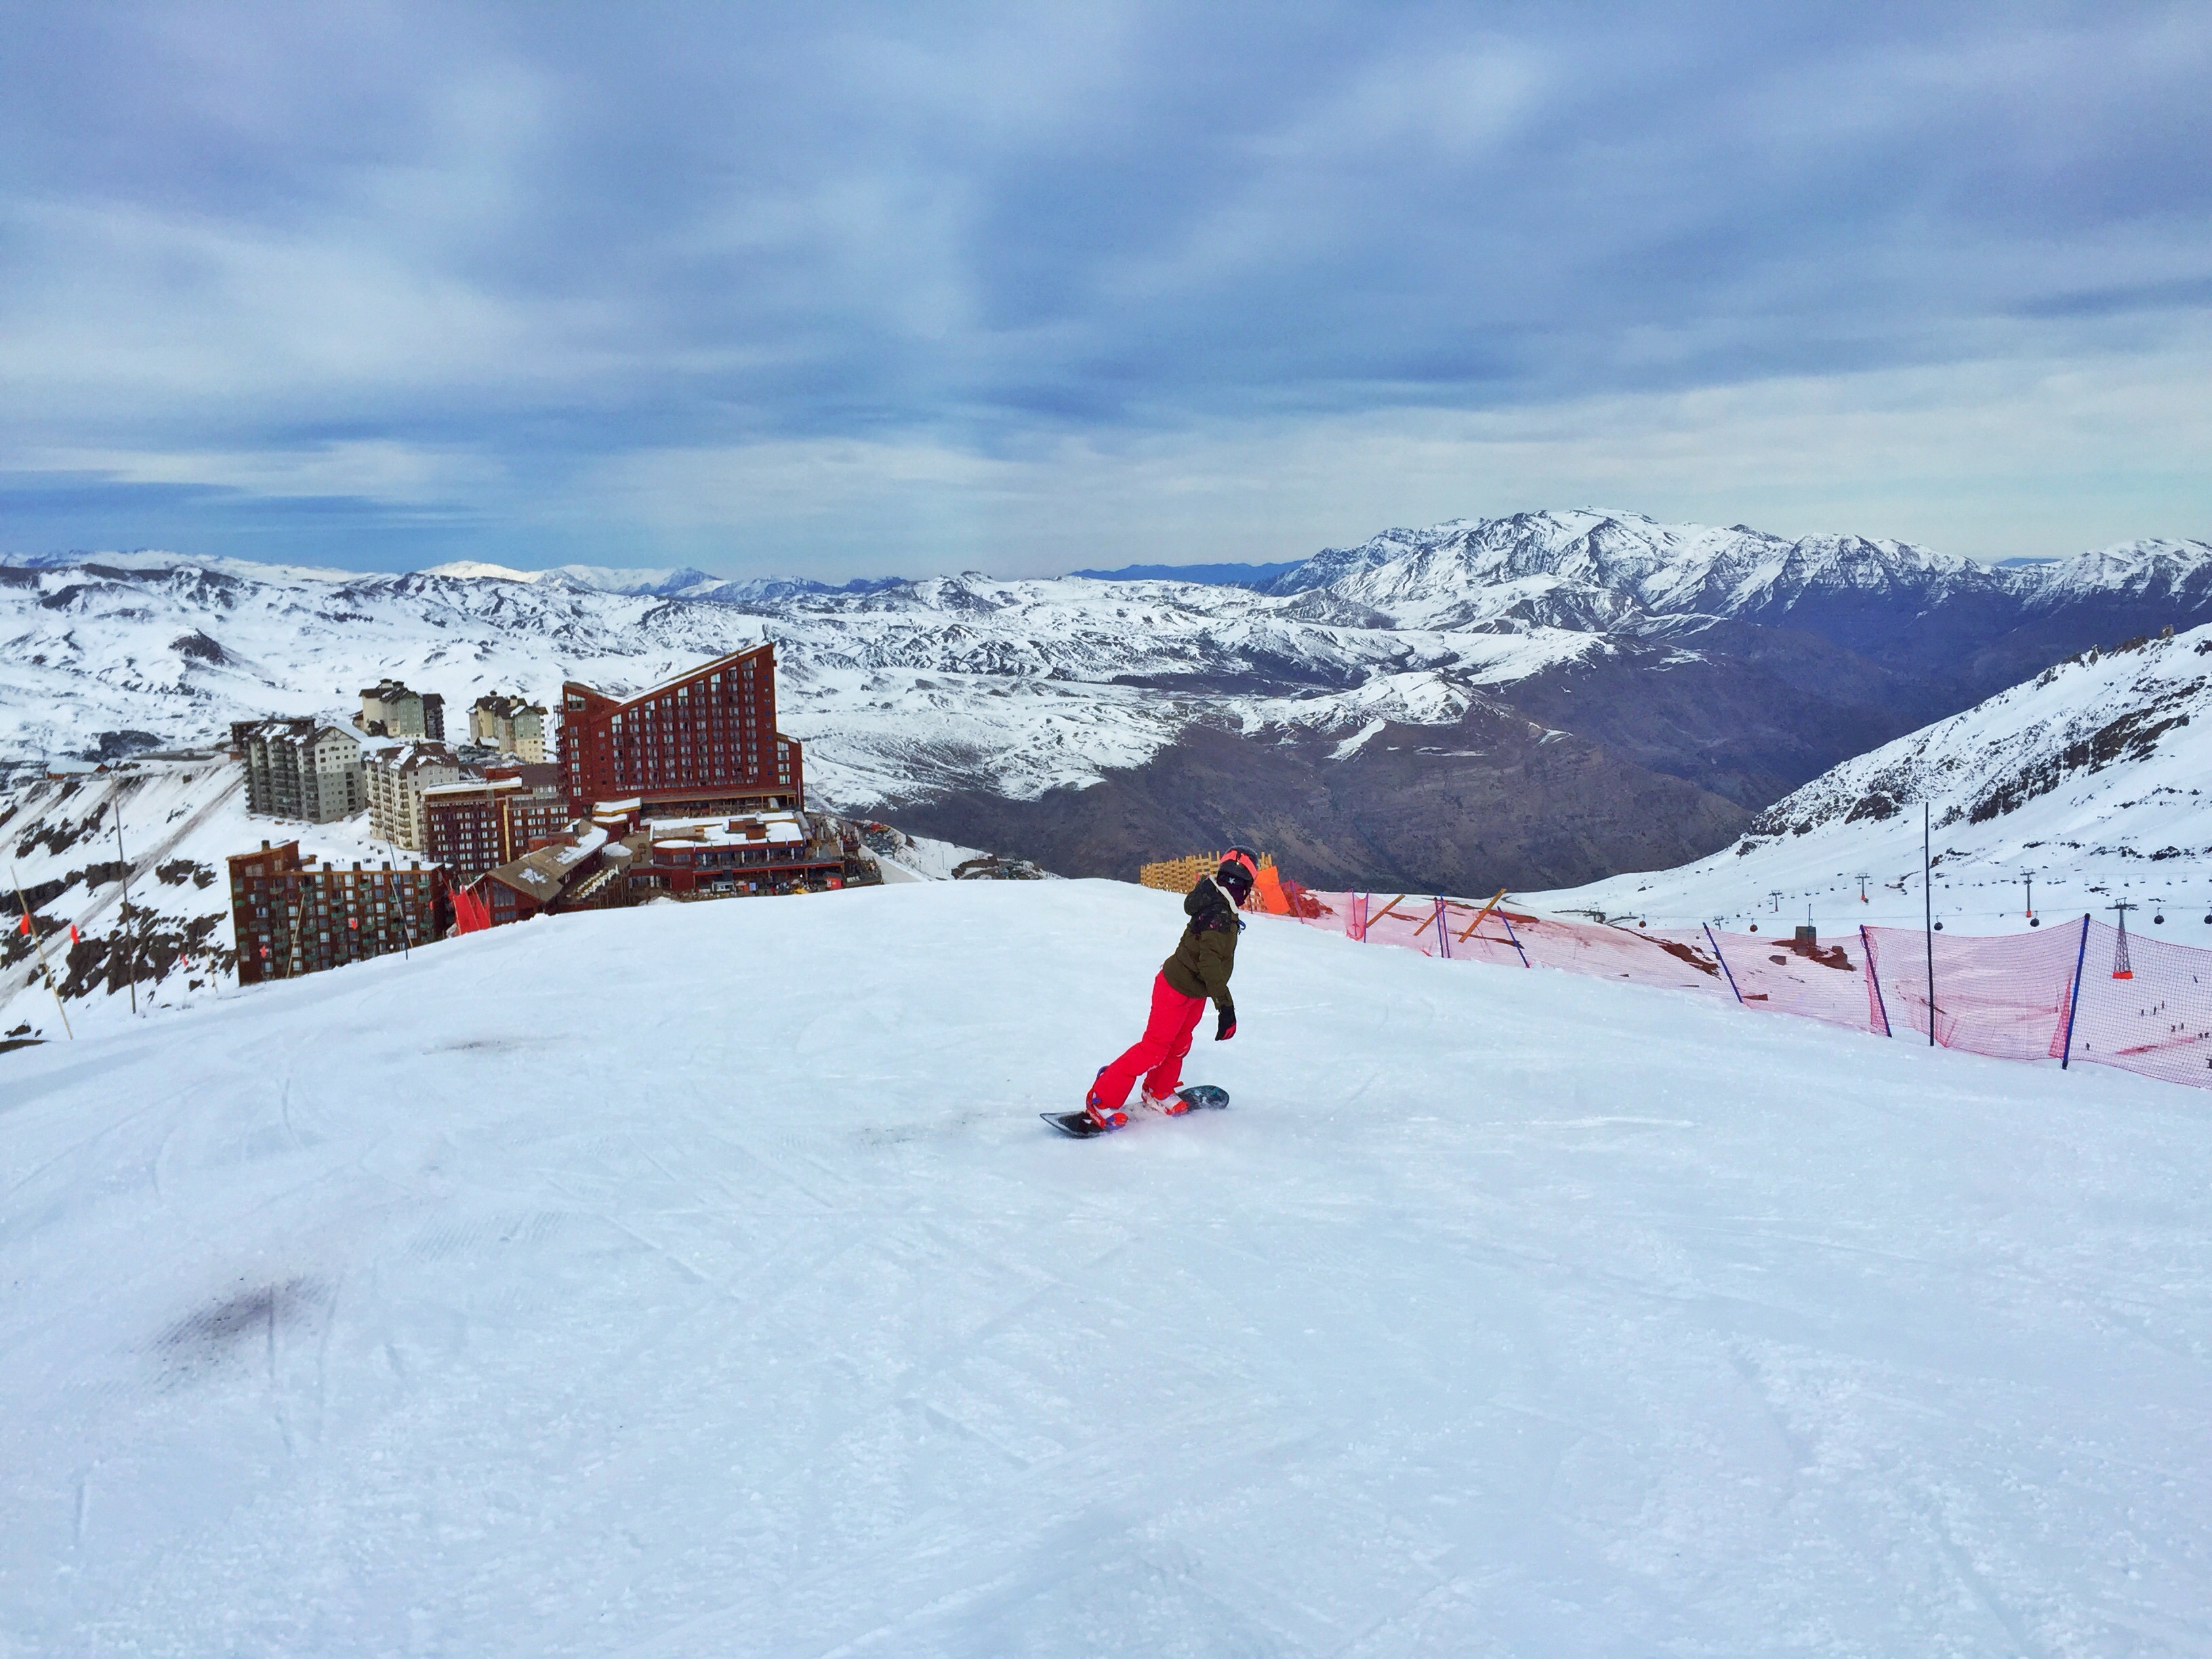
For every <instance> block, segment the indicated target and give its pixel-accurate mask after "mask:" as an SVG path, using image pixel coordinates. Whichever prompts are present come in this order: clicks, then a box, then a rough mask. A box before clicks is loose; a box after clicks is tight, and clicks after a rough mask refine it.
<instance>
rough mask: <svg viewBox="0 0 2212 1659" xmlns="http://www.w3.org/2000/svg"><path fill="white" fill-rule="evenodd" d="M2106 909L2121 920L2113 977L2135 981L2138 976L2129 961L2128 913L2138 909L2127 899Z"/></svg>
mask: <svg viewBox="0 0 2212 1659" xmlns="http://www.w3.org/2000/svg"><path fill="white" fill-rule="evenodd" d="M2105 908H2106V909H2107V910H2111V911H2114V912H2116V913H2117V914H2118V916H2119V918H2120V942H2119V943H2118V945H2115V946H2114V947H2113V948H2112V977H2113V978H2114V979H2133V978H2134V977H2135V976H2136V970H2135V964H2134V963H2131V962H2130V961H2129V960H2128V912H2129V911H2130V910H2132V909H2134V908H2136V907H2135V906H2134V905H2133V904H2130V902H2128V901H2127V900H2125V899H2116V900H2114V901H2113V902H2112V903H2110V904H2108V905H2106V907H2105Z"/></svg>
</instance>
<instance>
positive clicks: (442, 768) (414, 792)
mask: <svg viewBox="0 0 2212 1659" xmlns="http://www.w3.org/2000/svg"><path fill="white" fill-rule="evenodd" d="M460 779H461V763H460V759H459V757H458V756H456V755H455V754H454V753H453V750H451V749H449V748H447V746H446V745H445V744H442V743H432V742H429V741H428V740H427V739H426V740H423V741H420V742H416V743H399V744H385V745H383V746H382V747H380V748H377V749H374V750H371V751H370V753H369V757H368V811H369V822H370V824H371V826H372V827H373V828H374V830H375V833H376V835H377V837H378V839H380V840H382V841H388V842H391V843H392V845H393V846H395V847H404V848H408V849H409V850H410V851H412V852H417V853H419V852H421V851H422V850H423V849H424V848H427V847H428V845H429V822H428V817H427V816H426V815H425V812H424V796H425V792H427V791H429V790H433V789H435V788H437V787H440V786H441V785H445V784H453V783H458V782H459V781H460Z"/></svg>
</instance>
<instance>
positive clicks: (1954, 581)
mask: <svg viewBox="0 0 2212 1659" xmlns="http://www.w3.org/2000/svg"><path fill="white" fill-rule="evenodd" d="M0 577H3V578H4V580H0V618H4V621H5V625H6V627H7V629H8V640H9V650H8V653H7V654H6V658H5V660H4V661H0V692H4V696H0V759H8V760H11V761H13V762H15V763H17V764H19V765H21V764H26V763H34V762H38V761H40V760H43V759H45V758H47V757H53V756H58V755H112V754H117V753H123V752H128V751H129V750H130V749H131V748H132V747H133V746H134V745H139V744H170V745H173V744H195V743H204V742H207V741H209V740H210V739H212V738H214V737H216V735H217V734H218V733H220V732H222V729H223V728H224V726H226V724H227V723H228V720H232V719H235V718H240V717H242V716H244V715H247V714H267V713H270V712H272V711H281V712H285V713H301V714H306V713H314V712H337V711H340V710H343V709H345V708H349V707H350V699H351V696H352V694H353V691H354V689H355V688H356V687H357V686H359V685H362V684H371V683H373V682H374V681H375V680H377V679H379V678H383V677H385V676H387V675H390V676H395V677H398V678H403V679H405V680H407V681H408V682H409V683H410V684H418V685H422V686H424V687H426V688H428V689H432V690H442V691H443V692H444V694H445V695H446V696H447V697H448V699H449V700H451V701H453V702H454V703H455V705H456V706H463V705H465V703H466V702H468V701H469V700H471V698H472V697H473V696H475V695H477V694H478V693H481V692H484V691H491V690H506V691H513V690H520V691H521V692H524V693H526V694H527V695H530V696H535V697H538V698H540V699H544V698H546V697H548V696H550V694H551V693H552V692H553V690H555V689H556V687H557V685H558V684H559V682H560V681H561V680H562V678H566V677H568V676H574V677H577V678H584V679H587V680H591V681H593V682H595V683H599V684H606V685H608V686H610V687H616V688H619V687H623V686H636V685H642V684H650V683H653V681H655V680H657V679H659V678H663V677H665V675H666V674H667V673H668V672H670V671H671V670H672V669H674V668H676V667H678V666H679V665H682V664H684V663H687V662H690V661H696V660H698V659H701V658H703V657H706V656H709V655H712V654H714V653H718V652H721V651H725V650H728V649H732V648H733V647H738V646H740V645H743V644H745V643H748V642H750V641H757V640H759V639H763V638H768V637H773V638H775V640H776V641H779V644H780V646H781V652H780V655H781V660H782V663H783V665H784V671H785V677H786V690H785V695H784V697H783V700H782V714H783V718H784V722H785V725H786V727H787V729H788V730H789V731H790V732H792V733H793V735H795V736H797V737H799V738H802V739H803V740H805V742H806V743H807V744H808V745H809V769H810V775H811V778H812V780H813V781H814V784H815V787H816V788H817V791H818V793H820V794H821V796H822V797H823V800H824V801H825V802H827V803H830V804H834V805H838V806H840V807H842V808H845V809H848V810H854V811H869V812H872V813H875V814H878V815H881V816H890V817H894V818H895V819H896V821H897V822H899V823H902V825H904V826H906V827H908V828H910V829H915V830H917V831H920V832H922V833H926V834H929V835H932V836H936V837H938V838H941V839H945V840H950V841H954V842H963V843H965V844H969V845H989V846H994V847H1000V848H1005V849H1006V850H1007V851H1009V852H1012V853H1018V854H1024V855H1025V856H1030V857H1033V858H1036V859H1037V860H1039V861H1041V862H1042V863H1045V864H1047V865H1048V866H1051V867H1053V868H1055V869H1059V870H1061V871H1064V872H1068V873H1073V874H1110V875H1116V876H1126V875H1127V874H1128V873H1129V872H1130V871H1131V870H1132V869H1133V867H1134V866H1135V864H1136V862H1138V861H1139V860H1140V859H1141V858H1142V857H1145V856H1150V855H1152V854H1154V853H1156V852H1157V851H1158V848H1159V846H1161V845H1163V844H1167V843H1170V842H1172V843H1176V844H1181V843H1183V842H1189V843H1191V844H1198V843H1200V842H1210V841H1217V840H1219V839H1220V838H1222V837H1223V836H1225V835H1229V834H1232V833H1247V834H1264V835H1266V836H1269V837H1270V838H1271V839H1273V840H1275V841H1279V842H1282V843H1283V844H1285V845H1286V846H1291V847H1295V848H1297V852H1298V854H1299V856H1300V858H1301V860H1303V862H1304V865H1305V866H1307V867H1308V868H1310V871H1311V872H1312V873H1313V875H1314V876H1315V878H1316V879H1321V880H1324V881H1337V882H1348V881H1354V880H1376V881H1383V880H1397V881H1403V882H1407V883H1412V884H1429V885H1444V886H1450V887H1455V888H1474V887H1478V886H1480V885H1482V884H1484V883H1486V882H1489V881H1492V879H1493V878H1494V880H1496V881H1499V882H1504V883H1506V884H1511V885H1515V886H1532V887H1533V886H1558V885H1563V884H1572V883H1574V882H1578V881H1583V880H1587V879H1589V878H1594V877H1599V876H1603V875H1607V874H1610V873H1612V872H1616V871H1620V870H1623V869H1650V868H1659V867H1665V866H1671V865H1675V864H1679V863H1681V862H1684V861H1686V860H1691V859H1694V858H1696V857H1697V856H1699V855H1700V854H1704V853H1705V852H1708V851H1710V850H1711V849H1712V848H1717V847H1720V846H1723V845H1725V844H1727V843H1728V842H1729V841H1730V840H1732V839H1733V838H1734V836H1735V835H1736V834H1737V833H1738V832H1739V831H1741V829H1744V828H1745V827H1746V826H1747V824H1748V823H1749V821H1750V819H1751V818H1752V817H1753V816H1754V815H1755V814H1756V813H1757V812H1758V811H1761V810H1762V809H1764V808H1765V807H1766V806H1767V805H1770V804H1771V802H1772V801H1774V800H1775V799H1777V798H1778V797H1779V796H1781V795H1783V794H1784V793H1788V792H1789V790H1790V789H1792V788H1794V787H1797V786H1799V785H1801V784H1803V783H1805V782H1806V781H1808V780H1810V779H1812V778H1814V777H1815V776H1817V775H1820V773H1821V772H1823V771H1825V770H1826V769H1828V768H1830V767H1832V766H1833V765H1835V764H1837V763H1839V762H1841V761H1844V760H1845V759H1848V758H1850V757H1853V756H1856V755H1857V754H1860V753H1862V752H1864V751H1865V750H1869V749H1871V748H1873V747H1875V746H1877V745H1878V744H1881V743H1883V742H1886V741H1887V740H1889V739H1891V738H1896V737H1899V736H1900V735H1902V734H1903V733H1905V732H1910V731H1912V730H1914V729H1916V728H1917V727H1918V726H1922V725H1924V724H1925V723H1927V722H1928V721H1929V720H1934V719H1937V718H1940V717H1942V716H1943V715H1946V714H1952V713H1955V712H1956V711H1958V710H1959V709H1961V708H1966V707H1968V706H1969V705H1971V704H1972V702H1975V701H1976V700H1977V699H1978V698H1979V697H1981V696H1987V695H1989V694H1990V693H1991V692H1993V691H1996V690H2001V689H2002V687H2003V686H2005V685H2008V684H2012V683H2014V682H2015V681H2016V680H2018V679H2021V678H2026V677H2027V676H2028V675H2031V674H2033V673H2034V672H2036V671H2039V670H2040V669H2041V668H2042V667H2044V666H2045V665H2047V664H2048V663H2050V662H2051V661H2055V660H2057V659H2058V658H2060V657H2062V656H2064V655H2066V654H2068V653H2071V652H2075V651H2079V650H2081V649H2083V648H2085V647H2090V646H2097V645H2102V646H2110V645H2112V644H2115V643H2117V642H2118V641H2120V640H2122V639H2124V638H2126V637H2128V636H2129V635H2131V634H2134V633H2140V632H2155V631H2156V629H2158V628H2159V627H2160V626H2163V625H2166V624H2169V623H2170V624H2172V625H2173V626H2176V627H2179V628H2186V627H2190V626H2193V625H2197V624H2198V623H2203V622H2205V621H2208V620H2212V546H2208V545H2207V544H2203V543H2191V542H2157V543H2151V542H2146V543H2136V544H2128V545H2126V546H2124V547H2119V548H2113V549H2108V550H2102V551H2100V552H2095V553H2088V554H2084V555H2081V556H2079V557H2078V558H2075V559H2073V560H2069V561H2064V562H2057V563H2053V564H2047V565H2035V566H2028V567H2024V568H2006V569H1993V568H1987V567H1984V566H1980V565H1977V564H1974V563H1972V562H1970V561H1966V560H1962V559H1957V558H1954V557H1949V556H1943V555H1941V554H1938V553H1936V552H1932V551H1930V550H1926V549H1922V548H1917V547H1913V546H1911V545H1910V544H1900V543H1896V542H1889V541H1879V540H1869V539H1864V538H1850V537H1844V538H1833V537H1832V538H1803V539H1799V540H1794V541H1793V540H1789V539H1785V538H1779V537H1775V536H1770V535H1765V534H1763V533H1761V532H1755V531H1751V530H1748V529H1745V528H1742V527H1741V526H1739V527H1738V528H1735V529H1733V530H1714V529H1707V528H1704V527H1700V526H1668V525H1661V524H1656V523H1655V522H1653V521H1651V520H1645V519H1640V518H1638V517H1637V516H1635V515H1633V514H1607V513H1525V514H1517V515H1515V516H1513V517H1511V518H1508V519H1497V520H1480V521H1455V522H1454V523H1451V524H1447V525H1443V526H1436V527H1434V528H1432V529H1430V530H1425V531H1419V532H1412V531H1393V532H1386V533H1385V534H1383V535H1382V536H1378V537H1376V538H1373V539H1372V540H1371V541H1370V542H1368V543H1366V544H1362V545H1361V546H1359V547H1357V548H1352V549H1347V550H1325V551H1323V552H1322V553H1320V554H1317V555H1316V556H1314V557H1313V558H1311V559H1309V560H1306V561H1305V562H1303V563H1302V564H1301V565H1299V566H1298V567H1297V568H1295V569H1293V570H1291V571H1288V572H1284V573H1280V574H1276V575H1275V576H1273V578H1272V579H1270V580H1267V581H1266V582H1265V583H1263V584H1262V586H1263V588H1264V590H1265V591H1255V590H1251V589H1247V588H1242V587H1235V586H1221V585H1218V584H1197V583H1189V582H1173V581H1151V580H1146V581H1127V582H1123V581H1109V580H1098V579H1095V578H1075V577H1068V578H1060V579H1057V580H1025V581H1006V580H994V579H991V578H987V577H983V576H980V575H972V574H971V575H966V576H957V577H940V578H932V579H928V580H915V581H891V580H880V581H875V580H872V581H861V582H854V583H850V584H847V585H845V586H842V587H836V588H831V587H828V586H823V585H822V584H819V583H811V582H799V581H750V582H726V581H720V580H715V579H713V578H708V577H704V576H702V575H701V574H700V573H698V572H696V571H688V570H671V571H656V572H643V573H626V572H619V571H608V570H603V569H597V568H586V567H568V568H563V569H560V570H555V571H548V572H542V573H533V572H519V571H510V570H506V569H502V568H497V567H483V566H456V567H447V568H445V569H443V570H441V571H433V572H423V573H417V574H410V575H404V576H361V575H357V574H356V575H349V574H343V573H331V572H315V571H307V570H296V569H282V568H273V567H266V566H253V565H246V564H240V563H236V562H222V561H191V560H185V559H181V558H178V557H176V556H168V555H152V554H135V555H115V556H102V557H99V558H85V557H82V556H71V557H70V558H68V559H62V560H52V561H40V562H26V563H23V564H19V565H17V566H15V567H12V568H9V569H8V570H6V571H4V572H0ZM626 578H627V579H629V580H625V579H626ZM612 587H629V588H631V589H634V590H636V591H630V592H617V591H611V588H612ZM1209 781H1211V783H1210V785H1209ZM1102 786H1103V787H1102ZM1474 817H1480V819H1481V820H1482V821H1483V822H1484V823H1486V824H1487V825H1489V826H1490V829H1489V830H1488V831H1486V833H1483V834H1476V833H1474V832H1473V831H1470V830H1468V829H1467V828H1466V827H1465V826H1466V824H1467V823H1468V821H1469V820H1470V819H1471V818H1474ZM1132 822H1135V823H1143V824H1146V825H1148V826H1152V828H1151V829H1148V831H1147V833H1146V834H1143V835H1138V834H1133V833H1132V831H1131V829H1129V827H1128V826H1129V825H1130V824H1131V823H1132Z"/></svg>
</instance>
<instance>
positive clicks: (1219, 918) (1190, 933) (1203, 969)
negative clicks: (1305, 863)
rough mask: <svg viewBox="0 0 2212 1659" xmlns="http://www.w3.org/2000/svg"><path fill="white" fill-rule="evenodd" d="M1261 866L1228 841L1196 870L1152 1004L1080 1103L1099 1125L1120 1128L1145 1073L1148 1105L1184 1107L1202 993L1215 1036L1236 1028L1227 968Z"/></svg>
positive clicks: (1172, 1111) (1176, 1110) (1177, 1111)
mask: <svg viewBox="0 0 2212 1659" xmlns="http://www.w3.org/2000/svg"><path fill="white" fill-rule="evenodd" d="M1259 873H1260V860H1259V857H1258V855H1257V854H1253V853H1249V852H1247V851H1246V850H1245V849H1244V848H1242V847H1232V848H1230V849H1229V851H1228V852H1227V853H1225V854H1223V856H1222V860H1221V867H1220V868H1219V869H1218V870H1216V871H1215V872H1213V873H1212V875H1210V876H1207V877H1205V878H1202V879H1201V880H1200V882H1199V884H1198V885H1197V886H1195V887H1194V888H1192V889H1191V890H1190V893H1189V896H1188V897H1186V898H1185V899H1184V900H1183V902H1182V908H1183V914H1184V915H1187V916H1188V917H1189V918H1190V922H1189V925H1188V927H1185V928H1184V929H1183V930H1182V939H1180V940H1179V941H1178V942H1177V943H1176V948H1175V954H1174V955H1173V956H1171V957H1169V958H1168V959H1167V960H1166V961H1165V962H1164V963H1161V964H1160V971H1159V972H1158V975H1155V976H1154V977H1153V980H1152V1018H1150V1019H1148V1020H1147V1021H1146V1023H1145V1034H1144V1036H1140V1037H1139V1038H1138V1039H1137V1041H1136V1042H1135V1044H1134V1045H1133V1047H1132V1048H1130V1049H1129V1050H1128V1052H1127V1053H1126V1054H1123V1055H1122V1056H1121V1058H1120V1059H1119V1060H1115V1061H1114V1063H1113V1064H1112V1065H1110V1066H1100V1067H1099V1068H1098V1077H1097V1081H1095V1082H1094V1083H1092V1084H1091V1093H1090V1096H1089V1097H1088V1098H1086V1099H1085V1101H1084V1103H1083V1104H1084V1109H1085V1110H1086V1111H1088V1112H1089V1113H1090V1114H1091V1120H1092V1121H1094V1122H1096V1123H1097V1125H1098V1127H1100V1128H1102V1129H1118V1128H1120V1127H1121V1125H1123V1124H1124V1123H1127V1121H1129V1117H1128V1114H1127V1112H1125V1111H1124V1110H1122V1104H1123V1103H1124V1102H1126V1101H1127V1099H1128V1098H1129V1088H1130V1085H1132V1084H1133V1083H1135V1082H1136V1080H1137V1079H1139V1077H1141V1078H1143V1079H1144V1080H1145V1091H1144V1097H1143V1098H1144V1104H1145V1106H1146V1109H1148V1110H1151V1111H1155V1112H1164V1113H1165V1114H1167V1115H1169V1116H1170V1117H1174V1116H1179V1115H1182V1113H1183V1112H1185V1111H1187V1110H1188V1109H1189V1106H1188V1102H1186V1101H1184V1100H1183V1099H1182V1098H1181V1097H1179V1096H1177V1094H1176V1086H1177V1085H1178V1084H1179V1083H1180V1082H1181V1081H1182V1059H1183V1056H1184V1055H1185V1054H1188V1053H1189V1052H1190V1037H1191V1033H1192V1032H1193V1031H1194V1030H1196V1029H1197V1027H1198V1022H1199V1018H1200V1015H1202V1014H1203V1013H1205V1012H1206V999H1207V998H1208V997H1211V998H1212V999H1213V1006H1214V1007H1215V1008H1216V1009H1218V1011H1219V1018H1218V1020H1217V1021H1216V1023H1215V1025H1214V1028H1213V1040H1214V1041H1215V1042H1228V1041H1229V1039H1230V1038H1231V1037H1233V1036H1236V1035H1237V1005H1236V1003H1235V1002H1234V1001H1233V1000H1231V998H1230V995H1229V975H1230V974H1231V971H1232V970H1233V969H1235V968H1236V966H1237V934H1238V933H1240V932H1242V931H1243V927H1244V924H1243V921H1241V920H1239V919H1238V917H1237V911H1238V910H1239V909H1240V908H1243V903H1244V901H1245V899H1246V898H1247V897H1249V896H1250V894H1251V891H1252V883H1253V881H1254V880H1255V878H1257V876H1258V875H1259Z"/></svg>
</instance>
